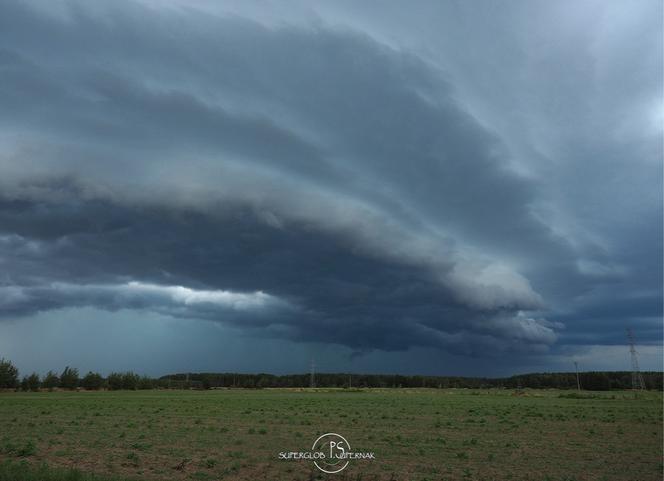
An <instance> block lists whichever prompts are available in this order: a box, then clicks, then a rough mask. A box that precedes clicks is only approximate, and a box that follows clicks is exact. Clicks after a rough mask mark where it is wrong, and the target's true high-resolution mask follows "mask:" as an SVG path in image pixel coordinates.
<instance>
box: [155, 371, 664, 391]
mask: <svg viewBox="0 0 664 481" xmlns="http://www.w3.org/2000/svg"><path fill="white" fill-rule="evenodd" d="M641 374H642V376H643V380H644V383H645V386H646V389H649V390H659V391H662V388H663V384H664V382H663V375H664V373H662V372H656V371H653V372H642V373H641ZM159 380H160V381H170V382H171V385H174V383H179V384H184V385H188V386H190V387H201V388H204V389H209V388H221V387H238V388H267V387H291V388H304V387H309V386H310V385H311V377H310V374H286V375H274V374H237V373H180V374H169V375H167V376H163V377H161V378H160V379H159ZM193 383H195V384H193ZM579 384H580V385H581V388H582V389H586V390H590V391H608V390H621V389H631V388H632V373H631V372H630V371H592V372H580V373H579ZM314 385H315V386H316V387H322V388H324V387H334V388H422V387H423V388H434V389H435V388H469V389H490V388H503V389H521V388H534V389H535V388H536V389H576V388H577V382H576V374H575V373H573V372H553V373H531V374H520V375H515V376H510V377H504V378H483V377H461V376H421V375H417V376H406V375H398V374H395V375H391V374H348V373H318V374H316V375H315V376H314Z"/></svg>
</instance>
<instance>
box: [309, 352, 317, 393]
mask: <svg viewBox="0 0 664 481" xmlns="http://www.w3.org/2000/svg"><path fill="white" fill-rule="evenodd" d="M309 387H311V388H314V387H316V364H315V363H314V358H313V357H312V358H311V374H310V376H309Z"/></svg>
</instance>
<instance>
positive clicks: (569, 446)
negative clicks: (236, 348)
mask: <svg viewBox="0 0 664 481" xmlns="http://www.w3.org/2000/svg"><path fill="white" fill-rule="evenodd" d="M569 394H571V393H569V392H561V391H535V390H527V391H526V392H525V395H520V396H514V395H513V392H512V391H501V390H492V391H479V390H475V391H473V390H454V389H449V390H425V389H421V390H389V389H386V390H380V389H374V390H365V391H356V392H349V391H345V390H324V389H320V390H315V391H311V390H277V389H266V390H257V391H250V390H218V391H138V392H50V393H49V392H44V393H13V392H11V393H10V392H7V393H1V394H0V481H4V480H10V479H11V480H26V481H32V480H35V481H36V480H44V481H50V480H69V479H80V480H90V481H92V480H93V479H98V480H100V481H104V480H109V481H111V480H112V481H115V480H119V479H134V480H143V479H146V480H246V481H249V480H252V481H253V480H266V481H276V480H284V481H290V480H294V481H297V480H302V481H305V480H311V479H317V476H318V475H319V474H320V475H321V476H327V475H323V474H322V473H318V472H317V471H313V470H312V463H310V462H307V461H281V460H278V459H277V455H278V453H279V452H280V451H301V450H307V449H309V448H310V447H311V443H313V441H314V440H315V439H316V438H317V437H318V436H319V435H320V434H323V433H326V432H336V433H339V434H341V435H343V436H344V437H345V438H346V439H347V440H348V441H349V442H350V444H351V445H352V447H353V450H355V451H373V452H375V454H376V458H377V459H376V460H375V461H367V460H355V461H351V464H350V465H349V467H348V468H347V469H346V470H345V471H344V474H345V475H346V479H347V480H351V479H363V480H364V481H372V480H385V481H387V480H390V479H392V480H393V481H396V480H409V481H410V480H414V481H418V480H419V481H423V480H437V481H438V480H457V479H458V480H462V479H472V480H487V481H489V480H491V481H500V480H522V481H537V480H552V481H562V480H570V479H574V480H577V481H586V480H587V481H596V480H599V481H604V480H605V481H612V480H615V481H630V480H634V481H636V480H639V481H650V480H653V481H654V480H658V481H659V480H661V479H662V395H661V393H642V394H640V395H639V396H638V397H636V398H635V396H634V395H633V393H630V392H606V393H597V392H595V393H581V394H580V395H578V394H575V395H573V396H569ZM44 463H47V464H48V466H49V467H48V468H46V467H44V466H42V464H44ZM71 467H74V468H75V470H74V471H72V470H71ZM84 473H85V474H84ZM88 473H95V474H96V475H97V476H101V477H96V478H92V477H90V476H89V474H88ZM31 476H32V477H31ZM337 476H338V477H339V478H338V479H343V475H337ZM327 477H329V476H327ZM320 479H322V478H320Z"/></svg>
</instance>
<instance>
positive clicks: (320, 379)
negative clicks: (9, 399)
mask: <svg viewBox="0 0 664 481" xmlns="http://www.w3.org/2000/svg"><path fill="white" fill-rule="evenodd" d="M641 374H642V376H643V380H644V383H645V386H646V389H649V390H659V391H662V390H663V384H664V383H663V373H662V372H654V371H653V372H643V373H641ZM579 383H580V385H581V388H582V389H586V390H591V391H608V390H614V389H615V390H620V389H631V387H632V375H631V372H629V371H593V372H581V373H579ZM310 385H311V377H310V375H309V374H285V375H275V374H240V373H180V374H169V375H167V376H162V377H160V378H158V379H155V378H151V377H148V376H140V375H138V374H136V373H134V372H131V371H127V372H113V373H110V374H109V375H108V376H107V377H103V376H102V375H101V374H99V373H97V372H92V371H90V372H88V373H87V374H85V375H84V376H82V377H81V376H80V375H79V371H78V369H76V368H72V367H69V366H67V367H65V369H64V370H63V371H62V372H61V373H60V374H57V373H55V372H54V371H49V372H48V373H47V374H46V375H45V376H44V377H40V376H39V374H37V373H32V374H29V375H25V376H23V377H22V378H19V372H18V369H17V368H16V367H15V366H14V365H13V364H12V363H11V362H10V361H8V360H5V359H0V389H21V390H24V391H39V390H41V389H48V390H53V389H56V388H59V389H72V390H73V389H86V390H99V389H108V390H121V389H123V390H137V389H212V388H234V387H235V388H250V389H254V388H258V389H260V388H268V387H290V388H304V387H309V386H310ZM314 385H315V386H316V387H321V388H325V387H333V388H470V389H490V388H503V389H523V388H535V389H548V388H551V389H576V388H577V379H576V374H575V373H569V372H553V373H531V374H520V375H516V376H511V377H505V378H481V377H460V376H406V375H390V374H348V373H319V374H316V375H315V376H314Z"/></svg>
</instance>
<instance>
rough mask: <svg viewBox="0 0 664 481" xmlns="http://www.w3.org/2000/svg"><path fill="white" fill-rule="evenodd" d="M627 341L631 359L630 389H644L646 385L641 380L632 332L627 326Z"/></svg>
mask: <svg viewBox="0 0 664 481" xmlns="http://www.w3.org/2000/svg"><path fill="white" fill-rule="evenodd" d="M627 341H628V342H629V354H630V357H631V359H632V389H634V390H641V389H645V388H646V385H645V383H644V382H643V376H642V375H641V371H640V370H639V358H638V354H637V353H636V347H635V341H634V333H633V332H632V330H631V329H629V328H628V329H627Z"/></svg>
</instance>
